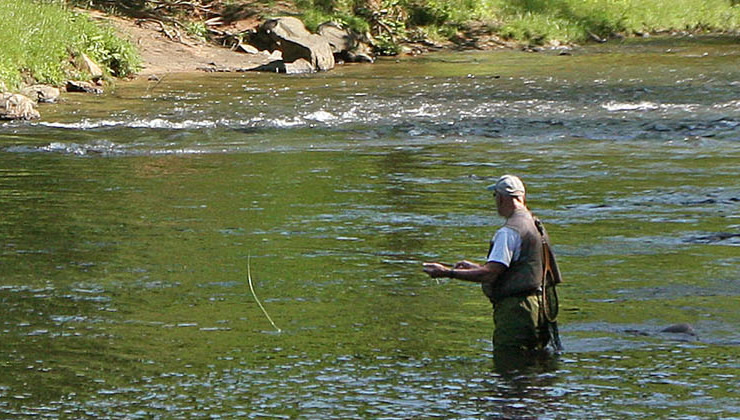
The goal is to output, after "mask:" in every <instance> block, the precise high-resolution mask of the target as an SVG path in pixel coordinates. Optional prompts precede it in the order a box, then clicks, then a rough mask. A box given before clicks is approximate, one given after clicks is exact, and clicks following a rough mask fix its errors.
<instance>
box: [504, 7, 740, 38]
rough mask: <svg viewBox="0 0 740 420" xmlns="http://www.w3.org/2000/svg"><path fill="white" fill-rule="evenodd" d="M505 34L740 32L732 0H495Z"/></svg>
mask: <svg viewBox="0 0 740 420" xmlns="http://www.w3.org/2000/svg"><path fill="white" fill-rule="evenodd" d="M492 2H493V9H494V10H496V13H495V15H494V16H491V18H493V19H494V20H497V21H499V22H502V23H501V24H500V26H499V27H498V31H499V33H500V34H501V35H502V36H504V37H506V38H511V39H516V40H522V41H529V42H533V43H544V42H547V41H551V40H559V41H565V42H583V41H584V40H586V39H588V38H589V36H590V34H594V35H598V36H599V37H603V38H607V37H609V36H610V35H614V34H617V33H619V34H624V35H632V34H635V33H652V32H661V31H690V32H734V33H737V32H738V31H740V5H737V4H734V3H733V2H732V1H731V0H673V1H671V2H670V5H669V4H668V3H667V2H665V1H662V0H492Z"/></svg>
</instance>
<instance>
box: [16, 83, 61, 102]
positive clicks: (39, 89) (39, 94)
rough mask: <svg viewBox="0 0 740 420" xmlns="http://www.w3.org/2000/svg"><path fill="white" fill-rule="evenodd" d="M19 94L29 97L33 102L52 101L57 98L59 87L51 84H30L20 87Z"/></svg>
mask: <svg viewBox="0 0 740 420" xmlns="http://www.w3.org/2000/svg"><path fill="white" fill-rule="evenodd" d="M21 95H23V96H27V97H29V98H30V99H31V100H32V101H34V102H46V103H54V102H56V101H57V99H59V95H60V92H59V89H57V88H55V87H53V86H46V85H32V86H26V87H24V88H23V89H21Z"/></svg>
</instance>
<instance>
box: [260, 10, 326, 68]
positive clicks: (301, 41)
mask: <svg viewBox="0 0 740 420" xmlns="http://www.w3.org/2000/svg"><path fill="white" fill-rule="evenodd" d="M259 32H260V33H261V34H264V35H263V38H267V39H268V40H269V42H270V43H271V45H269V46H268V48H269V49H270V50H280V51H281V52H282V53H283V61H284V62H285V64H286V65H287V64H289V63H293V62H295V61H297V60H299V59H304V60H306V61H308V63H309V64H310V65H311V66H312V68H313V69H314V70H315V71H327V70H331V69H333V68H334V54H333V53H332V50H331V46H329V43H328V42H327V41H326V39H324V38H323V37H321V36H319V35H316V34H312V33H311V32H309V31H308V29H306V26H305V25H303V22H301V21H300V20H299V19H297V18H294V17H280V18H275V19H271V20H268V21H266V22H265V23H263V24H262V26H261V27H260V30H259Z"/></svg>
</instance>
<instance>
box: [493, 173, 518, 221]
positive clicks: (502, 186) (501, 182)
mask: <svg viewBox="0 0 740 420" xmlns="http://www.w3.org/2000/svg"><path fill="white" fill-rule="evenodd" d="M486 189H488V190H490V191H493V194H494V196H495V197H496V208H497V209H498V214H500V215H501V216H504V217H509V216H510V215H511V213H512V212H513V211H514V210H515V209H517V208H519V207H524V196H525V195H526V190H525V189H524V183H523V182H522V180H521V179H519V177H517V176H514V175H504V176H502V177H501V178H499V179H498V181H496V183H495V184H493V185H489V186H488V187H487V188H486Z"/></svg>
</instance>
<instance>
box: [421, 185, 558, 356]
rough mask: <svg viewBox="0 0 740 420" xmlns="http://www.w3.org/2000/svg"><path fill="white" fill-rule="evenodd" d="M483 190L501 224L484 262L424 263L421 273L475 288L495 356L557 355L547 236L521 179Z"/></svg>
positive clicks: (554, 277) (554, 271)
mask: <svg viewBox="0 0 740 420" xmlns="http://www.w3.org/2000/svg"><path fill="white" fill-rule="evenodd" d="M487 189H488V190H492V191H493V194H494V198H495V200H496V208H497V211H498V214H499V215H500V216H503V217H505V218H506V223H505V224H504V226H503V227H501V228H500V229H499V230H498V231H497V232H496V234H495V236H494V237H493V239H492V240H491V244H490V248H489V251H488V258H487V260H486V263H485V264H483V265H479V264H476V263H472V262H470V261H465V260H464V261H460V262H458V263H457V264H455V265H454V267H448V266H445V265H443V264H440V263H436V262H434V263H424V272H425V273H427V274H429V276H431V277H433V278H437V277H449V278H451V279H459V280H465V281H472V282H476V283H481V287H482V289H483V293H485V295H486V296H487V297H488V298H489V299H490V300H491V303H492V304H493V321H494V324H495V327H494V333H493V345H494V349H495V350H496V352H497V353H498V352H500V351H515V352H518V351H521V350H542V349H544V348H545V347H546V346H547V344H548V343H551V344H552V346H553V347H554V348H555V350H557V351H559V350H561V345H560V338H559V337H558V332H557V324H556V323H555V317H556V316H557V305H558V303H557V295H556V294H555V284H557V283H559V282H560V273H559V271H558V268H557V264H556V262H555V259H554V255H553V254H552V251H551V248H550V245H549V244H550V242H549V237H548V235H547V232H546V231H545V229H544V226H543V225H542V223H541V222H540V221H539V220H537V219H536V218H535V217H534V216H532V213H530V211H529V209H528V208H527V205H526V201H525V196H526V192H525V189H524V184H523V183H522V181H521V179H519V178H518V177H516V176H513V175H504V176H502V177H501V178H499V179H498V181H497V182H496V183H495V184H493V185H490V186H489V187H488V188H487ZM543 292H544V293H543Z"/></svg>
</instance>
